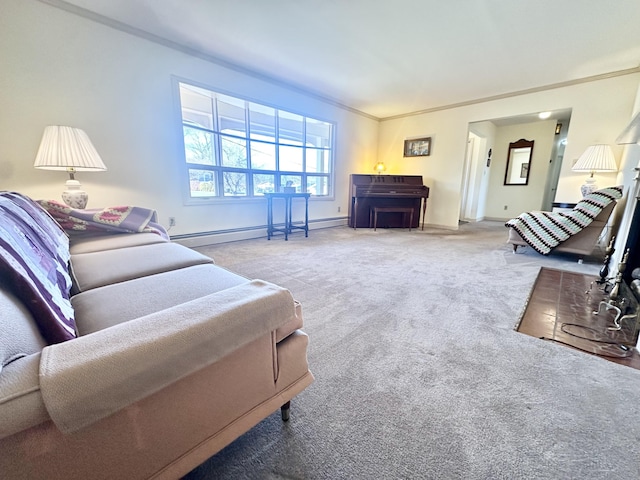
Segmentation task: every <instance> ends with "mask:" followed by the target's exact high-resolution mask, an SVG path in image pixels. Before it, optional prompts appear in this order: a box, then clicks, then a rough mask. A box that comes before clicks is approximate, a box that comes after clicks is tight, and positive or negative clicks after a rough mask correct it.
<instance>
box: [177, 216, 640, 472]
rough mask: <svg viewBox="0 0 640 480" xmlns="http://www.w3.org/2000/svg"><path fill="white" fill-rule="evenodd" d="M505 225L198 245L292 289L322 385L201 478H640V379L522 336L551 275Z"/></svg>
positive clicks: (570, 261)
mask: <svg viewBox="0 0 640 480" xmlns="http://www.w3.org/2000/svg"><path fill="white" fill-rule="evenodd" d="M506 238H507V231H506V229H505V227H504V226H503V225H502V224H501V223H499V222H480V223H469V224H463V225H461V226H460V229H459V230H457V231H449V230H442V229H434V228H426V229H425V230H424V231H421V230H412V231H411V232H409V231H408V230H403V229H378V230H377V231H376V232H374V231H373V230H371V229H358V230H355V231H354V230H353V229H349V228H347V227H336V228H329V229H322V230H313V231H311V232H310V233H309V238H304V236H303V235H300V234H298V235H296V234H294V235H292V236H291V237H290V238H289V241H288V242H285V241H284V239H283V238H281V237H276V238H273V239H272V240H270V241H267V240H266V238H262V239H255V240H247V241H241V242H233V243H227V244H221V245H213V246H209V247H203V248H199V249H198V250H199V251H201V252H203V253H205V254H207V255H210V256H212V257H213V258H214V259H215V261H216V263H217V264H219V265H222V266H224V267H226V268H228V269H230V270H232V271H235V272H237V273H240V274H242V275H245V276H247V277H250V278H261V279H264V280H268V281H271V282H274V283H277V284H279V285H282V286H285V287H287V288H289V289H290V290H291V291H292V292H293V295H294V296H295V297H296V298H297V299H298V300H299V301H300V302H301V303H302V305H303V315H304V321H305V327H304V330H305V331H306V332H307V333H308V334H309V337H310V346H309V351H308V356H309V364H310V369H311V370H312V372H313V373H314V375H315V377H316V381H315V383H314V384H312V385H311V386H310V387H309V388H308V389H306V390H305V391H304V392H302V393H301V394H300V395H299V396H298V397H296V398H295V399H294V401H293V402H292V410H291V420H290V421H289V422H288V423H283V422H282V421H281V420H280V416H279V413H277V412H274V414H273V415H271V416H270V417H268V418H267V419H265V420H264V421H263V422H261V423H260V424H259V425H257V426H256V427H255V428H253V429H252V430H250V431H249V432H247V433H246V434H245V435H243V436H242V437H240V438H239V439H238V440H237V441H235V442H234V443H232V444H231V445H229V446H228V447H227V448H225V449H224V450H222V451H221V452H219V453H218V454H217V455H215V456H214V457H212V458H211V459H209V460H208V461H207V462H205V463H204V464H203V465H201V466H200V467H198V468H197V469H195V470H194V471H192V472H191V473H190V474H189V475H187V476H186V477H185V478H187V479H189V480H196V479H401V478H402V479H410V478H420V479H421V478H424V479H494V478H497V479H520V478H522V479H525V478H526V479H532V478H536V479H537V478H540V479H558V478H562V479H565V478H576V479H578V478H579V479H609V478H640V456H639V455H638V454H637V445H638V444H639V443H640V401H639V400H640V371H638V370H634V369H631V368H628V367H625V366H621V365H617V364H615V363H612V362H609V361H606V360H604V359H601V358H598V357H595V356H592V355H589V354H586V353H584V352H580V351H577V350H573V349H570V348H566V347H564V346H561V345H558V344H554V343H552V342H545V341H541V340H539V339H536V338H533V337H530V336H527V335H523V334H520V333H518V332H516V331H515V326H516V324H517V322H518V320H519V318H520V316H521V314H522V312H523V309H524V306H525V304H526V301H527V298H528V296H529V294H530V292H531V289H532V286H533V284H534V282H535V279H536V277H537V275H538V272H539V270H540V267H542V266H547V267H551V268H559V269H564V270H568V271H576V272H580V273H587V274H594V275H595V274H596V273H597V271H598V270H599V267H600V264H599V261H600V260H599V259H598V258H591V259H590V258H588V259H585V262H584V263H583V264H578V263H577V262H576V258H575V257H573V256H570V255H561V254H558V255H551V256H548V257H545V256H542V255H539V254H537V253H536V252H534V251H532V250H531V249H530V248H527V249H523V250H522V251H521V250H520V249H519V250H518V253H517V254H515V255H514V254H512V253H511V247H510V246H509V245H507V244H506V243H505V241H506Z"/></svg>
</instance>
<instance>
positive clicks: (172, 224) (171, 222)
mask: <svg viewBox="0 0 640 480" xmlns="http://www.w3.org/2000/svg"><path fill="white" fill-rule="evenodd" d="M169 226H170V227H175V226H176V217H169Z"/></svg>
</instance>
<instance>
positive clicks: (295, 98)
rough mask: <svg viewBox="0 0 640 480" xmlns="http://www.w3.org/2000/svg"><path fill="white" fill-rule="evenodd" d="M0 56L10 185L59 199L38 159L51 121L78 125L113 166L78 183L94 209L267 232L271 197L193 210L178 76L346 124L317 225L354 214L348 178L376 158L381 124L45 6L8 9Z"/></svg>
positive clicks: (2, 131)
mask: <svg viewBox="0 0 640 480" xmlns="http://www.w3.org/2000/svg"><path fill="white" fill-rule="evenodd" d="M0 58H1V59H2V63H1V74H0V112H1V114H0V189H9V190H17V191H20V192H22V193H25V194H27V195H29V196H32V197H34V198H53V199H59V198H60V192H61V191H62V189H63V186H64V182H65V180H66V179H67V178H66V175H65V174H63V173H61V172H51V171H45V170H35V169H34V168H33V161H34V159H35V155H36V151H37V149H38V146H39V143H40V138H41V136H42V132H43V130H44V127H45V126H46V125H70V126H75V127H79V128H82V129H84V130H85V131H86V132H87V134H88V135H89V137H90V138H91V140H92V142H93V143H94V145H95V147H96V149H97V150H98V152H99V153H100V155H101V156H102V158H103V160H104V162H105V164H106V165H107V168H108V171H107V172H103V173H79V174H78V175H77V178H78V179H79V180H80V181H81V182H82V184H83V187H84V189H85V190H87V191H88V192H89V196H90V198H89V205H88V207H99V206H107V205H122V204H135V205H139V206H147V207H150V208H155V209H156V210H157V211H158V213H159V217H160V221H161V223H163V224H165V225H166V224H167V223H168V217H169V216H173V217H176V219H177V225H176V227H174V228H173V229H172V230H171V232H170V233H171V234H187V233H195V232H208V231H220V230H232V229H239V228H245V227H254V226H264V225H265V223H266V202H265V200H264V199H259V200H248V201H235V202H233V201H221V202H218V203H217V204H215V205H211V204H209V205H197V206H185V205H184V204H183V193H184V191H183V190H182V188H181V185H180V183H179V179H180V178H181V173H180V167H181V162H183V161H184V160H183V158H184V157H183V154H182V152H181V150H180V144H181V142H180V135H181V126H180V120H179V119H180V116H179V111H178V109H177V103H176V96H175V94H176V92H175V89H174V88H173V82H172V78H174V77H178V78H184V79H188V80H192V81H195V82H198V83H200V84H203V85H207V86H210V87H211V88H213V89H219V90H222V91H225V92H228V93H232V94H236V95H238V96H245V97H249V98H251V99H256V100H258V101H261V102H263V103H267V104H273V105H277V106H279V107H282V108H285V109H289V110H291V111H294V112H299V113H302V114H305V115H309V116H312V117H316V118H320V119H323V120H328V121H332V122H336V123H337V131H336V139H337V140H336V145H337V150H336V168H335V178H336V189H335V192H336V196H335V199H329V200H320V199H316V200H312V202H311V203H310V206H309V214H310V218H311V219H312V220H313V219H326V218H335V217H344V216H346V212H347V207H348V198H347V197H348V174H349V173H352V172H353V171H354V170H355V169H356V167H355V165H371V166H373V164H375V162H376V158H377V133H378V122H377V121H376V120H372V119H370V118H367V117H364V116H362V115H357V114H354V113H353V112H351V111H348V110H345V109H341V108H338V107H336V106H334V105H331V104H329V103H326V102H322V101H320V100H318V99H317V98H315V97H312V96H309V95H304V94H302V93H300V92H298V91H293V90H292V89H290V88H286V87H283V86H280V85H277V84H274V83H272V82H269V81H266V80H263V79H260V78H257V77H255V76H250V75H247V74H243V73H240V72H239V71H235V70H230V69H227V68H224V67H222V66H220V65H218V64H215V63H212V62H208V61H205V60H202V59H199V58H196V57H194V56H190V55H187V54H185V53H182V52H179V51H177V50H173V49H170V48H167V47H164V46H161V45H159V44H156V43H153V42H150V41H147V40H144V39H141V38H139V37H136V36H133V35H129V34H127V33H124V32H121V31H118V30H115V29H113V28H110V27H108V26H105V25H102V24H99V23H95V22H92V21H90V20H87V19H84V18H82V17H79V16H76V15H73V14H70V13H67V12H65V11H62V10H59V9H57V8H54V7H51V6H49V5H46V4H43V3H40V2H38V1H35V0H3V1H2V15H0ZM369 170H371V169H369ZM338 207H341V208H340V210H341V213H338Z"/></svg>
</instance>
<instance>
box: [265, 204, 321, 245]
mask: <svg viewBox="0 0 640 480" xmlns="http://www.w3.org/2000/svg"><path fill="white" fill-rule="evenodd" d="M264 196H265V197H267V240H271V237H272V236H273V234H274V233H275V232H280V233H284V239H285V240H289V234H290V233H291V232H292V231H293V230H294V229H298V230H303V231H304V236H305V237H308V236H309V197H310V196H311V194H310V193H288V192H287V193H285V192H273V193H265V194H264ZM274 198H282V199H283V200H284V226H283V227H282V228H279V227H275V226H274V224H273V199H274ZM294 198H303V199H304V223H303V224H302V225H294V224H293V222H292V220H291V203H292V201H293V199H294Z"/></svg>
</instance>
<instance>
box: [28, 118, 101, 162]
mask: <svg viewBox="0 0 640 480" xmlns="http://www.w3.org/2000/svg"><path fill="white" fill-rule="evenodd" d="M33 166H34V167H36V168H43V169H46V170H64V171H79V172H81V171H102V170H106V169H107V167H106V166H105V164H104V163H103V162H102V159H101V158H100V155H99V154H98V152H97V151H96V149H95V147H94V146H93V144H92V143H91V140H89V137H88V136H87V134H86V133H85V132H84V131H83V130H80V129H79V128H73V127H63V126H59V125H53V126H48V127H45V129H44V134H43V135H42V141H41V142H40V148H39V149H38V154H37V155H36V160H35V162H34V164H33Z"/></svg>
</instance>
